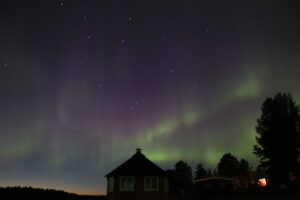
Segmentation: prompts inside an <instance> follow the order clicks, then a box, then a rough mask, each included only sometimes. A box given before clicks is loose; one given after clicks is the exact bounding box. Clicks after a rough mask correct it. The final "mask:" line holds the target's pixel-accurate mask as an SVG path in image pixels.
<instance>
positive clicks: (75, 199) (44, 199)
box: [0, 187, 105, 200]
mask: <svg viewBox="0 0 300 200" xmlns="http://www.w3.org/2000/svg"><path fill="white" fill-rule="evenodd" d="M0 199H1V200H38V199H39V200H102V199H105V196H90V195H77V194H73V193H67V192H65V191H62V190H52V189H39V188H32V187H6V188H2V187H0Z"/></svg>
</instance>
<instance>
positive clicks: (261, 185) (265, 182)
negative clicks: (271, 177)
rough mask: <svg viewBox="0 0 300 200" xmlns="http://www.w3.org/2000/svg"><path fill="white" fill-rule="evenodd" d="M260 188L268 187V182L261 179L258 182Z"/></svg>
mask: <svg viewBox="0 0 300 200" xmlns="http://www.w3.org/2000/svg"><path fill="white" fill-rule="evenodd" d="M258 186H260V187H265V186H267V180H266V179H265V178H261V179H259V180H258Z"/></svg>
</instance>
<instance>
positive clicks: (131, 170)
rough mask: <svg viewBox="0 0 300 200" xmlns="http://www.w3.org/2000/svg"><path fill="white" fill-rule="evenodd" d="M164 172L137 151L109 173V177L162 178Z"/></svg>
mask: <svg viewBox="0 0 300 200" xmlns="http://www.w3.org/2000/svg"><path fill="white" fill-rule="evenodd" d="M164 174H165V171H164V170H163V169H161V168H160V167H159V166H157V165H156V164H154V163H153V162H152V161H150V160H149V159H148V158H146V157H145V156H144V154H142V153H141V150H140V149H137V151H136V153H135V154H134V155H133V156H132V157H131V158H130V159H129V160H127V161H126V162H124V163H123V164H122V165H120V166H119V167H117V168H116V169H114V170H113V171H111V172H109V173H108V174H107V175H106V177H109V176H145V175H148V176H154V175H155V176H164Z"/></svg>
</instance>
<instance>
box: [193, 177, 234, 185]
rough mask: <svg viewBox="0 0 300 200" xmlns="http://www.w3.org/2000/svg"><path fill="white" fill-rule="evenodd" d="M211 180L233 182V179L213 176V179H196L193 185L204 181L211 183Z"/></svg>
mask: <svg viewBox="0 0 300 200" xmlns="http://www.w3.org/2000/svg"><path fill="white" fill-rule="evenodd" d="M211 180H222V181H234V179H233V178H227V177H218V176H214V177H208V178H201V179H196V180H195V183H198V182H205V181H211Z"/></svg>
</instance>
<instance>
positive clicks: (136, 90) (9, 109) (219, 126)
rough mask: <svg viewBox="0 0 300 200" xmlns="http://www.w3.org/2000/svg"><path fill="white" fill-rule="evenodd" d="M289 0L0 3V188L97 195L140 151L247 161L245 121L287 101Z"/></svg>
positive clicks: (169, 161)
mask: <svg viewBox="0 0 300 200" xmlns="http://www.w3.org/2000/svg"><path fill="white" fill-rule="evenodd" d="M298 3H299V2H297V1H286V0H279V1H274V2H273V1H272V2H271V1H267V0H257V1H253V0H245V1H242V2H241V1H238V0H230V1H226V2H224V1H221V0H219V1H218V0H214V1H209V0H206V1H196V0H174V1H171V2H170V1H159V0H154V1H147V0H132V1H126V2H125V1H122V0H112V1H108V2H99V1H96V0H91V1H84V0H77V1H71V0H48V1H43V2H41V1H38V0H31V1H26V2H25V1H21V0H14V1H11V0H3V1H1V2H0V13H1V19H2V20H1V21H0V27H1V29H0V44H1V45H0V91H1V92H0V99H1V101H0V111H1V112H0V186H4V187H5V186H6V185H14V186H15V185H24V186H25V185H26V186H38V187H50V188H52V187H54V188H57V187H59V188H57V189H63V190H65V191H77V192H76V193H86V192H89V193H92V194H98V193H99V194H100V193H104V192H105V193H106V184H107V183H106V178H105V177H104V175H105V174H107V173H108V172H109V171H111V170H113V169H114V168H116V167H117V166H119V165H120V164H122V163H123V162H125V161H126V160H127V159H129V158H130V157H131V156H132V155H133V154H134V152H135V148H138V147H139V148H142V150H143V153H144V155H145V156H146V157H147V158H149V159H150V160H151V161H153V162H154V163H156V164H157V165H158V166H160V167H161V168H162V169H164V170H166V169H173V168H174V165H175V163H176V162H178V161H179V160H183V161H184V162H186V163H188V164H189V165H190V166H191V167H192V169H193V172H194V169H195V166H196V165H197V164H198V163H202V164H203V165H204V167H205V168H206V169H208V168H211V169H212V170H213V169H214V168H216V166H217V163H218V162H219V160H220V158H221V157H222V156H223V155H224V154H225V153H231V154H232V155H234V156H236V157H237V158H238V159H239V160H240V159H241V158H244V159H246V160H247V161H248V162H249V163H250V165H251V166H252V167H253V168H254V167H256V166H257V164H258V162H259V159H258V158H256V157H255V155H254V154H253V153H252V152H253V145H254V144H255V143H256V141H255V136H256V130H255V126H256V119H257V118H259V117H260V115H261V105H262V103H263V101H264V100H265V99H266V98H268V97H274V95H275V94H276V93H278V92H290V93H291V94H292V96H293V98H294V100H295V101H296V102H297V103H299V102H300V87H299V86H300V79H299V75H300V67H299V63H300V59H299V52H300V49H299V47H300V38H299V35H300V27H299V22H298V19H300V16H299V15H300V13H299V12H298V10H297V7H298Z"/></svg>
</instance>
